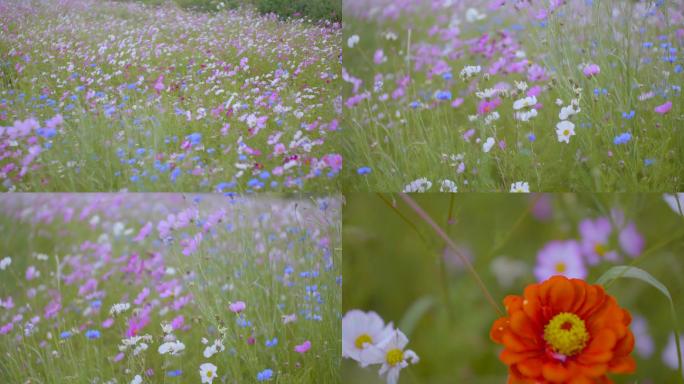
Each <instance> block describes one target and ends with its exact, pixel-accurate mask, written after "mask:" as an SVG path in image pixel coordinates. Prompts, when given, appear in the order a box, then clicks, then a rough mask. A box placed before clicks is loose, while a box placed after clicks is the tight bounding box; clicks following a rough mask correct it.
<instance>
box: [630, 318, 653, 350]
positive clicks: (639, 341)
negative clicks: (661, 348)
mask: <svg viewBox="0 0 684 384" xmlns="http://www.w3.org/2000/svg"><path fill="white" fill-rule="evenodd" d="M631 328H632V333H633V334H634V344H635V346H636V352H637V354H638V355H639V356H641V357H644V358H647V357H651V355H653V350H654V345H653V338H652V337H651V334H650V333H649V331H648V323H647V322H646V319H645V318H644V317H643V316H641V315H638V314H636V313H634V314H632V325H631Z"/></svg>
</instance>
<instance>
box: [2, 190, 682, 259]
mask: <svg viewBox="0 0 684 384" xmlns="http://www.w3.org/2000/svg"><path fill="white" fill-rule="evenodd" d="M663 200H665V202H666V203H667V205H669V206H670V208H672V210H673V211H675V213H678V214H680V215H684V193H676V194H673V195H671V194H669V193H666V194H664V195H663ZM0 267H2V264H1V263H0Z"/></svg>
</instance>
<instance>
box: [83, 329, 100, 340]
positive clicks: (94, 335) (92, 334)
mask: <svg viewBox="0 0 684 384" xmlns="http://www.w3.org/2000/svg"><path fill="white" fill-rule="evenodd" d="M85 336H86V337H87V338H89V339H91V340H92V339H99V338H100V331H98V330H96V329H89V330H88V331H87V332H86V333H85Z"/></svg>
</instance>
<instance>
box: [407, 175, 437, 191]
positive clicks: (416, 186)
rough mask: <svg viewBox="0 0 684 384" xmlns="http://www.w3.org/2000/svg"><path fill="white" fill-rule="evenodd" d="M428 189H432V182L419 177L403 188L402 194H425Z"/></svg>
mask: <svg viewBox="0 0 684 384" xmlns="http://www.w3.org/2000/svg"><path fill="white" fill-rule="evenodd" d="M430 188H432V182H431V181H430V180H428V179H426V178H425V177H421V178H420V179H416V180H413V181H412V182H410V183H408V184H407V185H406V186H405V187H404V190H403V192H404V193H412V192H427V191H428V190H429V189H430Z"/></svg>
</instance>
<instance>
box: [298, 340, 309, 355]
mask: <svg viewBox="0 0 684 384" xmlns="http://www.w3.org/2000/svg"><path fill="white" fill-rule="evenodd" d="M309 349H311V342H310V341H309V340H306V341H305V342H303V343H301V344H299V345H295V347H294V350H295V352H297V353H305V352H306V351H308V350H309Z"/></svg>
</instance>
